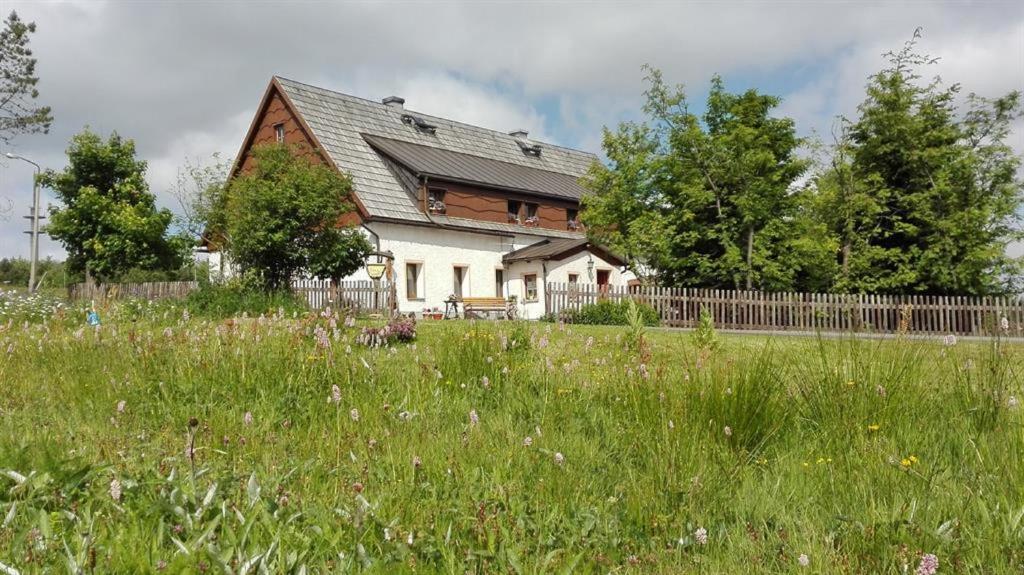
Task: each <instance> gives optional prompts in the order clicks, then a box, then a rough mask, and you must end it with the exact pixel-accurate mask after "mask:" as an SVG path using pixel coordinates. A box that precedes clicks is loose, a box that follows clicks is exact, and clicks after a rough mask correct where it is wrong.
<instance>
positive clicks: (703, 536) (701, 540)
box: [693, 527, 708, 545]
mask: <svg viewBox="0 0 1024 575" xmlns="http://www.w3.org/2000/svg"><path fill="white" fill-rule="evenodd" d="M693 538H694V539H696V540H697V543H698V544H699V545H707V544H708V530H707V529H704V528H703V527H698V528H697V530H696V531H694V532H693Z"/></svg>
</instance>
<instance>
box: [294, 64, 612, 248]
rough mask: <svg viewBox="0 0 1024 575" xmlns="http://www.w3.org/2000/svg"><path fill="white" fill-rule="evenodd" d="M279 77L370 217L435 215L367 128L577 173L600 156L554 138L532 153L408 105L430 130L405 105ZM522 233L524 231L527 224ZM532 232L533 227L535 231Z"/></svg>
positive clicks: (423, 143)
mask: <svg viewBox="0 0 1024 575" xmlns="http://www.w3.org/2000/svg"><path fill="white" fill-rule="evenodd" d="M276 79H277V82H278V84H279V85H280V86H281V89H282V90H283V91H284V93H285V95H286V96H287V97H288V99H289V100H290V101H291V103H292V104H293V105H294V106H295V108H296V109H297V111H298V113H299V114H300V115H301V116H302V118H303V119H304V120H305V121H306V124H307V125H308V126H309V127H310V129H311V130H312V131H313V135H314V136H315V137H316V139H317V140H318V141H319V142H320V145H321V146H323V149H324V151H325V152H326V153H327V154H328V155H330V157H331V159H332V160H333V161H334V163H335V164H336V165H337V166H338V167H339V168H340V169H342V170H344V171H345V172H347V173H348V174H349V175H351V176H352V182H353V184H354V186H355V192H356V195H357V196H358V197H359V199H360V201H361V202H362V203H363V205H364V206H365V207H366V209H367V211H368V212H369V213H370V217H371V218H373V217H380V218H388V219H397V220H408V221H412V222H427V223H429V221H430V220H429V219H428V218H427V216H426V215H425V214H423V212H421V211H420V210H419V209H418V208H417V205H416V198H415V197H414V196H412V195H411V194H410V193H409V192H408V191H407V190H406V188H405V186H403V185H402V183H401V182H399V180H398V179H397V178H396V176H395V173H394V171H393V170H390V169H389V168H388V166H387V165H385V161H384V159H383V158H382V157H381V156H380V154H378V153H377V152H376V151H375V150H374V149H373V148H372V147H371V146H370V145H369V144H368V143H367V142H366V140H365V139H363V136H362V135H363V134H367V135H370V136H378V137H381V138H388V139H390V140H397V141H399V142H408V143H412V144H417V145H419V146H425V147H433V148H439V149H443V150H448V151H451V152H458V153H460V154H468V155H472V156H479V157H482V158H487V159H490V160H495V161H498V162H505V163H508V164H515V165H517V166H522V167H526V168H533V169H536V170H544V171H547V172H554V173H557V174H563V175H566V176H570V177H572V178H577V177H579V176H581V175H583V174H584V173H585V172H586V171H587V169H588V168H589V167H590V165H591V164H592V163H593V162H594V161H596V160H597V157H596V156H594V155H593V154H589V153H586V152H581V151H578V150H572V149H569V148H563V147H560V146H555V145H552V144H542V146H543V151H542V152H541V154H540V156H529V155H526V154H524V153H523V151H522V149H521V148H520V147H519V144H518V143H517V142H516V139H515V138H513V137H512V136H510V135H508V134H504V133H501V132H497V131H494V130H488V129H485V128H479V127H476V126H470V125H467V124H463V123H460V122H455V121H452V120H447V119H444V118H437V117H434V116H428V115H425V114H420V113H418V112H411V111H409V110H405V111H404V113H411V114H415V115H418V116H420V117H422V118H423V119H425V120H426V121H427V122H429V123H431V124H434V125H435V126H437V130H436V132H435V133H434V134H429V133H426V132H423V131H420V130H417V129H416V128H415V127H413V126H410V125H408V124H405V123H403V122H402V114H403V111H400V110H397V109H395V108H391V107H389V106H386V105H384V104H382V103H379V102H373V101H370V100H364V99H362V98H357V97H355V96H349V95H347V94H341V93H339V92H333V91H331V90H325V89H323V88H317V87H315V86H310V85H308V84H303V83H300V82H296V81H294V80H288V79H285V78H280V77H278V78H276ZM499 225H500V224H499ZM549 231H550V230H542V229H537V230H536V232H537V233H536V234H535V235H554V234H549V233H548V232H549ZM519 233H523V232H522V230H520V231H519ZM533 233H534V230H532V229H531V231H530V234H533Z"/></svg>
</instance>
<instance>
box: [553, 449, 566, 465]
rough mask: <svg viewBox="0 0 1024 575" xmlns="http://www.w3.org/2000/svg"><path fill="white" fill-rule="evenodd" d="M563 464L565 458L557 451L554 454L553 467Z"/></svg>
mask: <svg viewBox="0 0 1024 575" xmlns="http://www.w3.org/2000/svg"><path fill="white" fill-rule="evenodd" d="M564 463H565V456H564V455H562V452H561V451H559V452H557V453H555V465H563V464H564Z"/></svg>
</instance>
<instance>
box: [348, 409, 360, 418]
mask: <svg viewBox="0 0 1024 575" xmlns="http://www.w3.org/2000/svg"><path fill="white" fill-rule="evenodd" d="M348 415H349V417H351V418H352V421H359V410H358V409H356V408H354V407H353V408H352V411H350V412H348Z"/></svg>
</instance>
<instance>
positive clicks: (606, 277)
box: [597, 269, 611, 294]
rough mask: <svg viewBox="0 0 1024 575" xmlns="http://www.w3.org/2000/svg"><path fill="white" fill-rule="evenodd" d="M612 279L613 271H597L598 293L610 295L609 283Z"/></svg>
mask: <svg viewBox="0 0 1024 575" xmlns="http://www.w3.org/2000/svg"><path fill="white" fill-rule="evenodd" d="M610 279H611V270H608V269H599V270H597V291H598V292H600V293H601V294H607V293H608V282H609V281H610Z"/></svg>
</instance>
